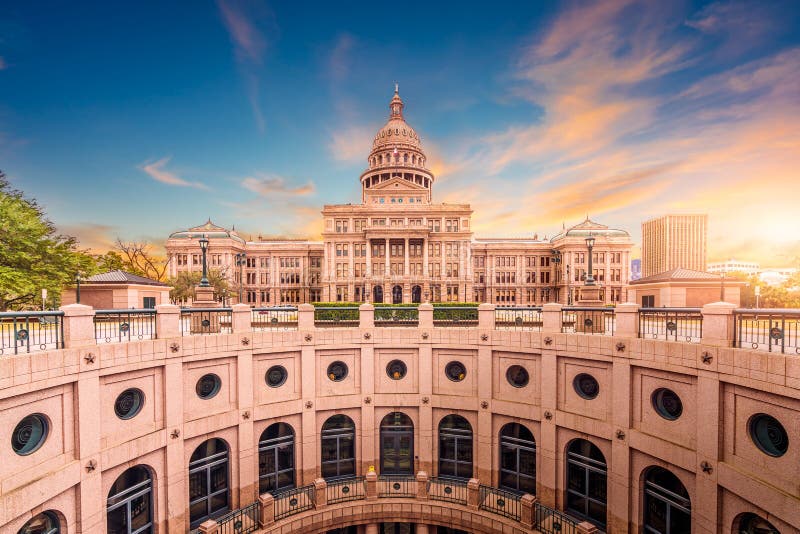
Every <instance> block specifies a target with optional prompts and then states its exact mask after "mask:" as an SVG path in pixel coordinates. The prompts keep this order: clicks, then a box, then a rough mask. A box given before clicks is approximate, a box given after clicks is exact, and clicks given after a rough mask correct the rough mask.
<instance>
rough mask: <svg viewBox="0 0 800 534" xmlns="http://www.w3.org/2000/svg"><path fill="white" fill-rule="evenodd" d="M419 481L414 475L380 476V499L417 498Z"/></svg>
mask: <svg viewBox="0 0 800 534" xmlns="http://www.w3.org/2000/svg"><path fill="white" fill-rule="evenodd" d="M416 496H417V479H416V477H414V475H380V476H379V477H378V497H416Z"/></svg>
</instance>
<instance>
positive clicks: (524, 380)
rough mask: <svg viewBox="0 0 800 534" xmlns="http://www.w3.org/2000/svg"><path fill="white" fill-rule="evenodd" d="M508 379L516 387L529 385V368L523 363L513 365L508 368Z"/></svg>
mask: <svg viewBox="0 0 800 534" xmlns="http://www.w3.org/2000/svg"><path fill="white" fill-rule="evenodd" d="M506 380H508V383H509V384H511V385H512V386H514V387H515V388H524V387H525V386H527V385H528V381H529V380H530V377H529V376H528V370H527V369H525V368H524V367H522V366H521V365H512V366H511V367H509V368H508V370H506Z"/></svg>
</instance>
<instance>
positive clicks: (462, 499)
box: [428, 477, 467, 505]
mask: <svg viewBox="0 0 800 534" xmlns="http://www.w3.org/2000/svg"><path fill="white" fill-rule="evenodd" d="M428 498H430V499H431V500H432V501H445V502H452V503H456V504H463V505H466V504H467V481H466V480H458V479H454V478H437V477H431V479H430V480H429V481H428Z"/></svg>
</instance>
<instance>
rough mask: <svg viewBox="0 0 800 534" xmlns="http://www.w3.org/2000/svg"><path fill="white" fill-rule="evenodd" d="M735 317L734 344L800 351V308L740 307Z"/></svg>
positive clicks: (774, 349) (770, 350) (749, 347)
mask: <svg viewBox="0 0 800 534" xmlns="http://www.w3.org/2000/svg"><path fill="white" fill-rule="evenodd" d="M733 316H734V321H735V332H734V340H733V346H734V347H739V348H748V349H758V350H766V351H769V352H778V351H780V352H781V353H787V352H788V353H792V352H794V353H795V354H800V310H777V309H753V310H747V309H739V310H735V311H734V312H733Z"/></svg>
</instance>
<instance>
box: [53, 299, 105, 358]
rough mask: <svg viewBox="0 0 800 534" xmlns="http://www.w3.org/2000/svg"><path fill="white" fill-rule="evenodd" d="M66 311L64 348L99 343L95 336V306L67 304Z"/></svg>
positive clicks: (63, 308) (62, 309) (64, 307)
mask: <svg viewBox="0 0 800 534" xmlns="http://www.w3.org/2000/svg"><path fill="white" fill-rule="evenodd" d="M59 309H60V310H61V311H62V312H64V317H63V318H62V320H63V321H64V348H67V349H73V348H76V347H89V346H92V345H97V341H96V340H95V338H94V308H92V307H91V306H86V305H85V304H67V305H66V306H61V308H59Z"/></svg>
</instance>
